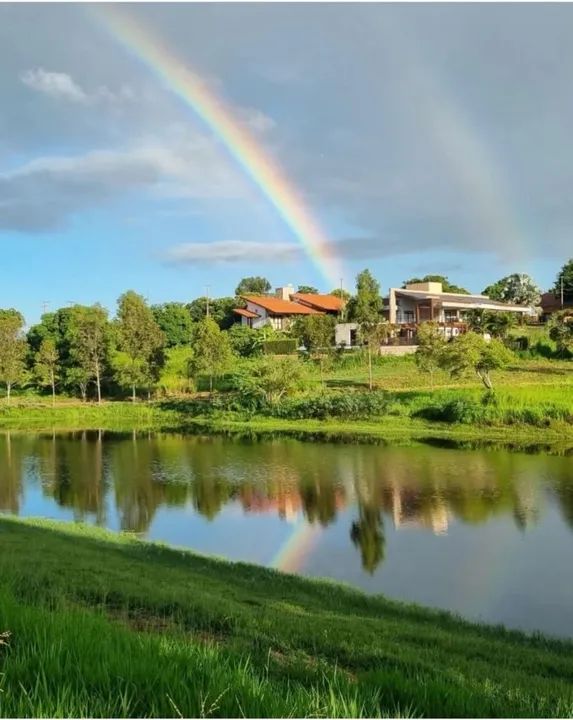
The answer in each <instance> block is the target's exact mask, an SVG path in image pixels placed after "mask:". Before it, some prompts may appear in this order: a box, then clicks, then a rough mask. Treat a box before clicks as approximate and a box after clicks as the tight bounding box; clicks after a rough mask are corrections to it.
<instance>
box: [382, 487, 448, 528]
mask: <svg viewBox="0 0 573 720" xmlns="http://www.w3.org/2000/svg"><path fill="white" fill-rule="evenodd" d="M391 497H392V520H393V522H394V527H395V528H396V529H397V530H402V529H407V528H423V529H429V530H431V531H432V532H433V533H434V534H435V535H447V532H448V516H449V513H448V508H447V507H446V503H445V501H444V499H443V498H441V497H436V498H435V502H433V503H432V504H431V505H430V507H420V504H419V493H417V492H416V491H415V490H412V489H411V488H407V487H399V486H398V485H394V486H393V487H392V495H391Z"/></svg>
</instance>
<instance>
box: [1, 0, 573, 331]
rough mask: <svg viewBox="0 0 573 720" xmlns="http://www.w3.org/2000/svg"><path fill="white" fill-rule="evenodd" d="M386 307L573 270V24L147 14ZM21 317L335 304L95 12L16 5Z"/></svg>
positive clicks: (15, 267) (256, 193) (13, 56)
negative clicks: (206, 304) (250, 294)
mask: <svg viewBox="0 0 573 720" xmlns="http://www.w3.org/2000/svg"><path fill="white" fill-rule="evenodd" d="M128 11H129V13H130V14H132V15H133V16H134V17H135V18H136V19H137V21H138V22H140V23H141V24H142V25H144V26H145V27H146V28H148V29H149V28H151V29H152V32H153V33H154V34H156V35H157V36H158V37H160V38H161V39H162V40H163V42H164V43H166V44H167V45H168V47H169V48H170V50H171V51H172V52H173V53H174V54H175V55H177V56H178V57H179V58H180V59H181V60H182V61H184V62H185V63H187V64H188V65H189V67H190V68H192V69H193V70H194V71H195V72H197V73H199V74H200V75H201V76H202V77H203V78H204V79H205V81H206V82H208V83H210V84H212V87H213V88H214V90H215V92H216V93H217V94H218V95H220V96H221V97H223V98H224V99H225V101H226V102H227V103H228V104H229V105H230V106H231V108H232V109H233V113H234V116H235V117H236V118H237V121H238V122H240V123H241V124H243V125H244V126H245V127H246V128H247V130H248V132H250V133H251V134H252V135H253V136H254V137H255V138H256V140H257V142H258V143H259V144H260V146H261V147H262V148H264V150H265V151H266V152H267V153H269V154H270V155H271V156H272V157H273V158H274V159H275V161H276V162H277V163H278V165H279V166H280V167H281V168H282V169H283V171H284V172H285V173H286V175H287V176H288V177H289V178H290V179H291V181H292V182H293V184H294V185H295V186H296V188H297V189H298V191H299V193H300V194H301V195H302V196H303V197H304V199H305V202H306V204H307V207H309V208H310V210H311V212H312V215H313V216H314V218H315V219H316V220H317V221H318V222H319V223H320V224H321V225H322V227H323V228H324V230H325V232H326V234H327V236H328V237H329V239H330V242H331V246H332V251H333V253H334V254H335V255H336V256H337V257H339V258H340V261H341V264H342V267H343V275H344V278H343V281H344V284H345V286H346V287H351V286H352V285H353V280H354V277H355V275H356V273H357V272H358V271H359V270H361V269H362V268H363V267H366V266H367V267H369V268H371V270H372V271H373V272H374V274H375V275H376V277H377V278H378V279H379V281H380V282H381V284H382V288H383V289H387V288H388V287H389V286H395V285H398V284H400V283H401V282H402V281H403V280H404V279H405V278H407V277H410V276H412V275H420V274H425V273H441V274H446V275H448V276H449V277H450V279H451V280H452V281H454V282H456V283H458V284H462V285H465V286H466V287H468V288H469V289H471V290H473V291H477V292H479V291H481V290H482V289H483V288H484V287H485V286H486V285H487V284H489V283H490V282H492V281H494V280H496V279H498V278H499V277H501V276H503V275H505V274H508V273H510V272H529V273H530V274H532V275H533V277H534V278H535V279H536V280H537V282H538V283H539V284H540V285H541V286H542V287H543V288H547V287H549V286H550V285H551V284H552V282H553V280H554V278H555V275H556V273H557V271H558V269H559V267H560V266H561V265H562V264H563V262H564V261H565V260H566V259H567V258H568V257H570V256H572V255H573V242H572V240H571V227H572V224H573V204H572V203H571V197H572V190H573V162H572V161H573V144H572V143H571V142H570V129H571V127H572V126H573V122H572V121H573V101H572V100H571V93H570V78H571V76H572V71H573V44H571V43H570V33H569V31H568V28H570V27H571V22H572V21H573V8H572V7H570V6H568V5H553V6H550V5H535V6H534V5H515V4H512V5H492V4H483V5H449V4H448V5H416V4H407V5H392V6H391V5H374V4H366V5H342V4H340V5H339V4H336V5H326V4H325V5H301V4H293V5H289V4H277V5H271V4H266V5H263V4H253V5H242V4H238V3H235V4H227V5H223V4H221V5H218V4H213V5H201V6H200V5H191V4H189V5H183V4H174V5H167V6H166V5H159V4H157V5H155V4H146V5H135V4H133V5H132V4H130V5H129V7H128ZM0 92H1V96H2V109H1V110H0V242H1V243H2V250H3V253H2V270H3V272H2V282H1V284H0V307H9V306H16V307H18V308H19V309H21V310H22V311H23V312H24V314H25V315H26V318H27V320H28V321H29V322H33V321H36V320H37V319H38V318H39V315H40V314H41V312H42V307H43V303H45V302H47V303H49V307H50V308H51V309H55V308H57V307H59V306H62V305H65V304H66V303H68V302H82V303H90V302H95V301H100V302H102V303H103V304H104V305H106V306H108V307H109V308H110V309H113V308H114V306H115V301H116V298H117V297H118V296H119V295H120V294H121V293H122V292H123V291H125V290H126V289H129V288H133V289H135V290H137V291H139V292H141V293H143V294H144V295H145V296H146V297H148V298H149V300H150V301H151V302H163V301H167V300H180V301H189V300H191V299H193V298H195V297H197V296H199V295H202V294H204V292H205V287H206V286H209V288H210V293H211V294H212V295H230V294H232V293H233V290H234V288H235V286H236V284H237V282H238V280H239V279H240V278H241V277H243V276H245V275H255V274H256V275H265V276H267V277H268V278H269V279H270V280H271V282H272V283H273V285H282V284H287V283H292V284H294V285H297V284H313V285H316V286H318V287H319V288H320V289H322V290H325V291H326V290H330V289H331V288H330V287H329V286H328V284H327V282H326V281H325V279H324V277H323V275H322V274H321V271H320V269H319V268H318V267H317V266H316V264H315V263H314V262H313V260H312V258H310V257H309V256H308V255H307V254H306V253H305V252H304V249H303V247H302V245H301V243H300V241H299V239H298V238H297V237H296V236H295V235H294V234H293V232H292V231H291V230H290V228H289V227H287V226H286V225H285V223H284V222H283V220H282V219H281V218H280V217H279V215H278V213H277V211H276V209H275V208H274V207H273V206H272V205H271V204H270V203H269V201H268V199H267V198H265V197H264V196H263V194H262V193H261V191H260V189H259V188H257V187H256V186H255V185H254V184H253V183H252V182H251V181H250V180H249V178H248V177H247V176H246V175H245V173H244V171H243V169H242V168H241V167H239V166H238V165H237V163H236V162H235V161H234V159H233V158H232V157H231V156H230V155H229V153H228V152H227V150H226V149H225V147H224V146H223V144H222V143H221V142H220V139H219V138H218V137H217V136H216V134H215V133H214V132H213V131H212V130H211V129H210V128H208V127H206V126H205V125H204V124H202V122H201V121H200V120H199V118H197V117H196V116H195V115H194V114H193V112H192V111H191V110H190V109H189V108H188V107H187V106H186V105H184V104H183V103H182V102H181V101H180V100H179V99H178V98H176V97H175V96H174V95H173V94H172V93H171V92H170V90H169V89H168V88H166V87H165V86H163V85H162V84H161V83H160V81H159V80H158V79H157V78H156V77H155V76H154V75H153V74H152V73H151V72H150V70H149V69H148V68H146V67H145V66H144V65H143V64H142V63H141V62H139V61H138V60H137V58H135V57H133V56H131V55H130V54H129V53H127V52H126V50H125V48H123V47H121V45H120V44H119V43H118V42H117V41H116V40H115V39H114V38H113V37H111V36H110V35H109V34H108V33H106V31H105V29H104V28H103V27H102V26H101V25H99V24H98V23H97V22H96V21H95V20H94V16H93V13H91V12H90V11H89V9H88V8H87V6H82V5H42V6H40V5H34V6H31V5H18V4H12V5H9V4H8V5H6V4H5V5H2V6H0Z"/></svg>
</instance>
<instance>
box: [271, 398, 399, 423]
mask: <svg viewBox="0 0 573 720" xmlns="http://www.w3.org/2000/svg"><path fill="white" fill-rule="evenodd" d="M388 408H389V401H388V398H387V396H386V395H385V394H384V393H381V392H368V393H358V392H355V393H327V394H321V395H310V396H305V397H301V398H291V399H287V400H283V401H282V402H281V403H279V404H278V405H277V406H276V407H275V408H273V410H272V414H273V415H275V416H276V417H282V418H288V419H292V420H299V419H315V420H323V419H325V418H330V417H341V418H347V419H349V420H359V419H367V418H372V417H380V416H382V415H386V414H387V413H388Z"/></svg>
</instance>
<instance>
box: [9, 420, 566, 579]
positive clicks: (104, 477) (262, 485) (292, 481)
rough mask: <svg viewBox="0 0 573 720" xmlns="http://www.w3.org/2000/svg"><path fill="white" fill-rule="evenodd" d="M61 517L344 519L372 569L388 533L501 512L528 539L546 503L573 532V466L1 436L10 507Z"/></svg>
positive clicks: (489, 456) (351, 449)
mask: <svg viewBox="0 0 573 720" xmlns="http://www.w3.org/2000/svg"><path fill="white" fill-rule="evenodd" d="M29 494H30V495H32V494H33V498H34V502H33V504H32V500H31V501H30V503H31V504H32V505H31V506H30V507H27V508H26V510H25V512H26V514H28V515H30V514H36V515H41V514H46V515H49V514H50V512H49V507H48V505H47V504H46V503H48V504H49V503H50V502H53V503H55V504H56V505H57V506H59V507H61V508H68V509H70V510H71V511H72V513H73V516H74V518H75V519H77V520H89V521H90V522H95V523H97V524H99V525H106V524H112V525H113V522H112V518H116V519H117V520H116V522H117V523H119V526H120V527H121V528H122V529H123V530H127V531H131V532H138V533H144V532H146V531H147V530H148V529H149V527H150V525H151V523H152V522H153V519H154V517H155V515H156V513H157V511H158V509H159V508H160V507H162V506H165V507H169V508H177V507H179V508H192V509H194V510H195V511H196V512H198V513H200V514H201V515H202V516H204V517H205V518H207V519H209V520H213V519H214V518H216V517H217V515H218V514H219V513H220V512H221V510H222V509H223V508H224V507H225V506H230V505H234V506H235V507H240V508H241V509H242V511H243V512H244V513H245V514H246V515H247V516H248V515H249V514H256V513H271V514H275V515H276V516H277V517H278V518H282V519H284V520H291V519H293V518H296V517H297V516H299V515H301V514H302V515H303V516H304V517H305V518H306V520H307V521H308V522H309V523H313V524H319V525H321V526H324V527H326V526H328V525H329V524H331V523H333V522H334V521H335V520H336V519H337V517H338V516H339V514H340V513H341V512H342V511H344V512H345V514H344V518H345V519H344V522H347V523H348V539H349V542H351V543H352V544H353V545H354V546H356V549H357V553H359V555H360V558H361V562H362V565H363V567H364V569H365V570H366V571H368V572H371V573H372V572H374V570H375V569H376V568H377V567H378V566H379V565H380V563H381V562H382V561H383V559H384V553H385V547H384V545H385V528H384V523H391V524H392V525H393V526H394V527H395V528H404V527H418V528H421V529H426V530H428V531H431V532H434V533H445V532H447V530H448V526H449V524H450V523H451V522H452V521H456V520H457V521H459V522H460V521H461V522H463V523H466V524H468V523H471V524H479V523H485V522H487V521H488V520H490V519H491V518H494V517H495V516H502V515H503V516H506V517H509V518H511V519H512V522H514V523H515V525H516V526H517V528H519V529H520V530H523V531H525V530H526V529H527V528H528V526H530V525H531V524H534V523H536V522H537V520H538V519H539V517H540V516H541V513H543V510H544V506H545V505H546V503H548V502H550V503H556V504H557V505H558V507H559V508H560V511H561V513H562V516H563V518H564V519H565V521H566V522H567V523H568V525H569V526H570V527H572V528H573V469H572V463H571V459H570V458H563V457H555V456H547V455H525V454H519V453H509V452H503V451H486V450H482V451H476V450H474V451H461V450H446V449H442V448H436V447H430V446H418V447H408V448H400V447H394V448H393V447H380V446H375V445H333V444H326V443H303V442H298V441H296V440H290V439H275V440H267V441H256V440H255V441H252V440H251V441H245V440H240V441H239V440H232V439H229V438H220V437H192V436H191V437H189V436H180V435H159V434H152V435H137V436H136V435H110V434H109V433H103V432H97V431H91V432H84V433H74V434H66V435H63V434H53V435H48V434H43V435H35V436H34V435H27V434H17V433H4V434H1V435H0V511H2V512H9V513H15V514H18V513H21V512H24V510H23V506H24V504H25V502H26V500H27V496H28V495H29Z"/></svg>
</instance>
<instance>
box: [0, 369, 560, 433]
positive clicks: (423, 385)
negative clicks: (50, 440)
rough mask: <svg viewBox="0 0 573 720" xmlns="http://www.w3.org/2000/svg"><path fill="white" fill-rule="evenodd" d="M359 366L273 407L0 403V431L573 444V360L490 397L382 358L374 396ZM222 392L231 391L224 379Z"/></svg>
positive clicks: (518, 373) (191, 401)
mask: <svg viewBox="0 0 573 720" xmlns="http://www.w3.org/2000/svg"><path fill="white" fill-rule="evenodd" d="M359 361H360V357H358V356H356V357H350V358H347V359H346V360H345V361H344V362H342V361H341V362H340V363H338V364H335V365H334V366H333V367H332V368H331V369H330V370H329V372H328V373H327V374H326V376H325V382H324V383H322V382H321V381H320V378H319V376H318V375H316V373H315V375H313V374H312V372H310V379H309V380H308V382H307V388H306V390H305V391H304V392H300V393H298V394H297V395H295V396H293V397H288V398H283V399H282V400H281V401H280V402H279V403H277V404H276V405H274V406H272V407H271V406H267V407H258V408H253V407H251V408H249V407H247V404H246V403H245V398H244V397H243V396H242V395H241V394H240V393H234V392H229V391H223V390H222V389H220V390H219V391H217V392H215V394H214V396H213V397H212V398H209V397H208V396H207V395H208V394H206V393H203V394H201V393H199V394H195V395H187V396H182V397H179V398H171V399H169V398H166V399H163V400H156V401H153V402H151V403H146V402H136V403H131V402H122V401H111V402H104V403H102V404H101V405H99V406H98V405H96V404H94V403H81V402H78V401H75V400H71V399H58V401H57V403H56V405H55V406H54V407H52V404H51V403H50V402H49V400H47V399H45V398H40V397H38V396H23V397H15V398H13V400H12V401H11V402H10V403H8V402H7V401H6V400H0V429H6V430H8V429H19V430H52V429H56V430H58V429H59V430H82V429H105V430H117V431H131V430H188V431H193V430H203V431H211V432H218V431H241V432H245V431H246V432H266V431H269V432H280V431H285V432H297V433H301V434H307V435H308V434H314V433H328V434H334V435H341V434H344V435H352V434H354V435H363V436H369V437H376V438H386V439H388V440H395V439H396V438H400V439H401V440H407V439H419V438H424V437H429V438H452V439H459V440H474V439H483V440H486V441H495V442H513V441H514V440H516V441H518V442H519V443H521V444H540V443H545V444H547V443H560V444H562V445H563V444H568V445H569V446H571V445H573V363H572V362H571V361H555V360H551V361H549V360H546V361H543V360H535V361H532V360H527V361H526V360H522V361H519V362H516V364H515V366H513V367H510V368H508V369H506V370H504V371H503V372H499V373H498V374H497V376H496V378H495V380H496V390H495V393H493V394H491V393H490V394H486V393H484V390H483V387H480V384H479V382H478V381H477V379H476V378H471V377H465V378H463V379H461V380H460V381H456V382H455V383H454V382H453V381H452V379H451V378H449V377H448V376H447V375H446V374H444V373H436V376H435V377H434V386H433V387H428V382H429V380H428V376H427V375H424V374H423V373H421V372H420V370H419V369H418V368H417V367H416V365H415V363H414V361H413V359H412V358H411V357H405V358H380V359H378V360H377V362H376V364H375V368H374V377H375V385H376V389H375V392H373V393H371V392H368V390H367V389H365V381H366V375H365V369H364V367H363V364H361V363H360V362H359ZM312 367H313V366H311V369H312ZM314 370H316V368H314ZM219 385H220V386H221V388H224V387H225V380H224V378H223V379H221V381H220V383H219Z"/></svg>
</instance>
